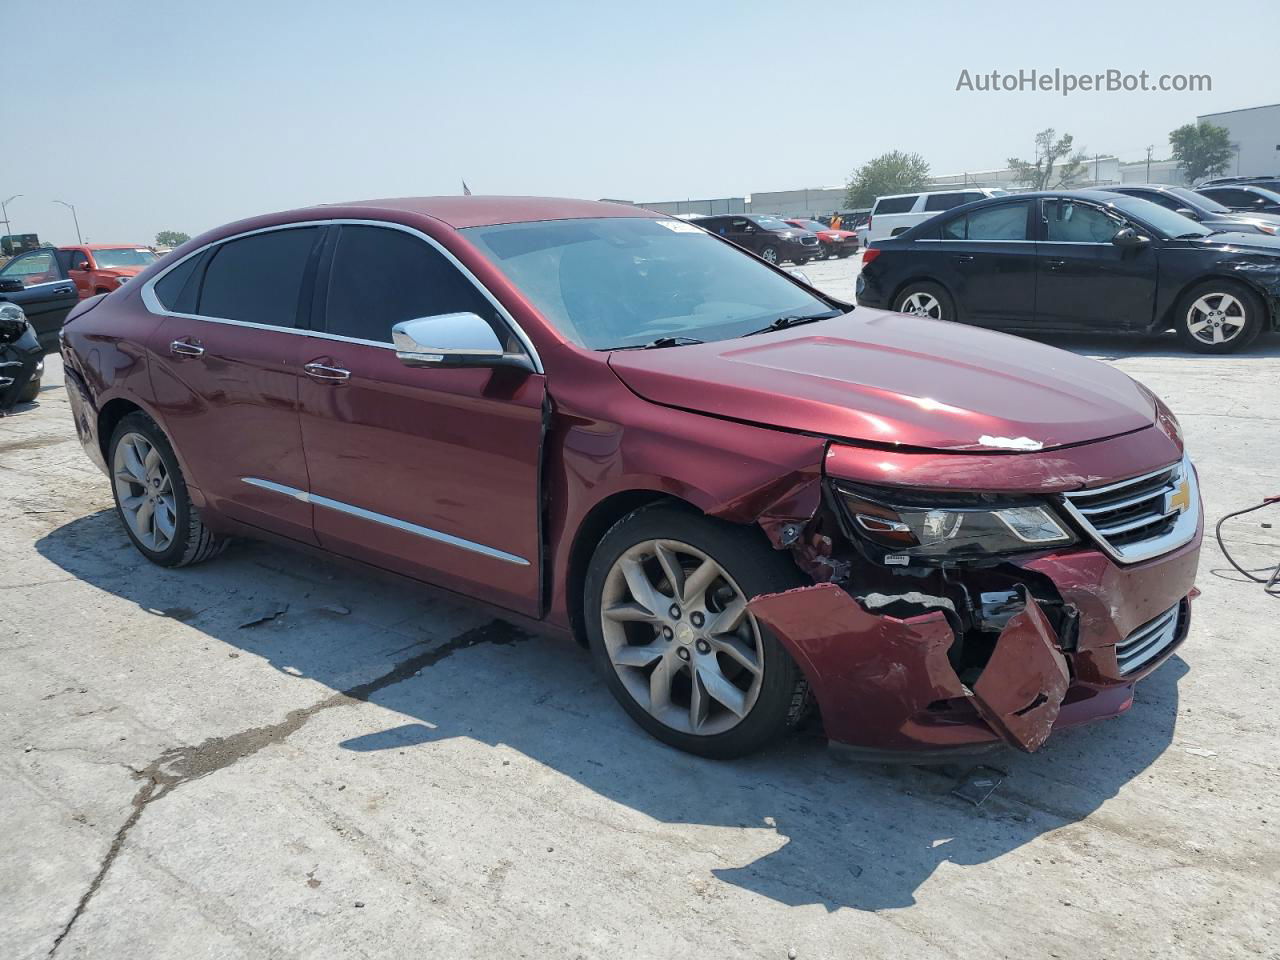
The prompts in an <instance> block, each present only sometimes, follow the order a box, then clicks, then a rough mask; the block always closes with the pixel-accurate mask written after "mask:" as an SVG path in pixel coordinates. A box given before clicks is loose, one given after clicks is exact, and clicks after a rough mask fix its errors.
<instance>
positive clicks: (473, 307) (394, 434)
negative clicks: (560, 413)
mask: <svg viewBox="0 0 1280 960" xmlns="http://www.w3.org/2000/svg"><path fill="white" fill-rule="evenodd" d="M336 241H337V242H336V245H335V246H334V249H333V252H332V258H331V266H330V267H329V268H328V270H327V273H326V272H324V271H322V273H321V279H320V284H321V290H322V295H323V301H324V302H323V305H322V310H320V311H318V313H317V316H316V319H315V322H314V324H313V326H314V327H315V328H316V331H315V333H314V334H313V335H312V336H310V337H307V338H306V351H305V355H304V357H303V362H304V371H309V372H304V375H303V377H302V379H301V385H300V401H301V402H300V407H301V413H302V438H303V446H304V447H305V450H306V457H307V467H308V472H309V474H310V477H311V496H312V500H313V502H314V504H315V530H316V534H317V536H318V538H319V540H320V543H321V545H323V546H324V547H326V548H328V549H331V550H334V551H337V552H339V553H342V554H345V555H348V556H352V557H355V558H357V559H360V560H364V561H366V562H369V563H372V564H375V565H377V566H381V567H385V568H387V569H391V570H395V571H397V572H400V573H405V574H408V575H410V576H414V577H417V578H419V579H422V580H427V581H429V582H433V583H437V584H440V585H442V586H445V587H448V588H450V589H454V590H458V591H461V592H463V593H467V594H470V595H473V596H481V597H484V598H485V599H488V600H491V601H493V602H495V603H498V604H500V605H502V606H505V607H508V608H510V609H514V610H518V611H520V612H522V613H527V614H530V615H537V614H538V613H540V606H541V604H540V587H539V575H540V570H541V564H540V558H541V549H540V546H539V543H540V541H539V530H540V526H539V518H540V516H541V505H540V499H539V486H538V484H539V468H540V463H541V448H542V430H543V401H544V397H545V380H544V378H543V376H542V375H541V374H531V373H528V372H526V371H523V370H516V369H514V368H510V367H505V368H493V369H476V368H469V369H468V368H458V367H455V368H448V367H440V368H425V367H410V366H405V365H404V364H402V363H401V362H400V361H399V359H397V357H396V351H395V349H394V347H393V346H392V342H391V328H392V326H393V325H394V324H396V323H399V322H401V321H404V320H412V319H415V318H418V317H425V316H435V315H438V314H446V313H457V312H469V313H477V314H479V315H480V316H482V317H483V318H484V319H486V320H487V321H489V323H490V324H491V325H492V326H493V327H494V329H495V331H496V332H498V335H499V338H500V339H502V340H504V341H508V340H509V338H510V327H508V326H507V324H506V322H505V320H504V318H503V316H502V315H501V314H500V311H499V310H498V308H497V307H496V306H495V304H494V303H493V302H492V301H491V300H490V299H489V298H488V297H486V295H485V294H484V293H483V292H482V291H481V290H480V289H479V288H478V286H477V285H476V283H475V282H474V281H473V280H472V278H470V277H469V276H468V275H466V274H464V273H463V272H462V271H461V270H460V269H459V267H458V265H457V263H456V261H454V260H452V259H451V258H450V257H449V256H448V255H446V254H445V253H443V252H442V249H441V248H439V247H437V246H436V245H434V244H432V243H429V242H428V241H427V240H425V239H423V237H421V236H420V235H418V234H415V233H410V232H408V231H405V230H400V229H396V228H394V227H391V226H373V225H358V224H350V225H343V226H342V227H341V233H340V234H339V235H338V236H337V238H336ZM326 259H329V257H326Z"/></svg>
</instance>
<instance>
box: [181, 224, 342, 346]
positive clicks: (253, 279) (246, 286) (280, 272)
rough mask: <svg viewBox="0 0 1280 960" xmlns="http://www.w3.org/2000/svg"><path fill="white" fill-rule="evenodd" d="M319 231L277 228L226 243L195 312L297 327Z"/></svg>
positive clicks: (213, 263) (216, 253)
mask: <svg viewBox="0 0 1280 960" xmlns="http://www.w3.org/2000/svg"><path fill="white" fill-rule="evenodd" d="M319 232H320V231H319V229H318V228H316V227H301V228H296V229H291V230H275V231H272V232H271V233H255V234H254V235H253V236H250V237H243V238H242V239H240V240H232V241H230V242H229V243H224V244H222V246H220V247H218V248H217V249H216V250H215V251H214V253H213V258H212V259H211V260H210V261H209V266H208V269H206V270H205V275H204V283H203V284H202V285H201V287H200V302H199V306H198V307H197V309H196V313H199V314H201V315H202V316H206V317H221V318H223V319H226V320H240V321H242V322H244V323H264V324H267V325H269V326H273V327H294V326H297V322H298V295H299V294H300V293H301V291H302V277H303V274H304V273H306V269H307V259H308V258H309V257H310V255H311V249H312V247H313V246H314V245H315V242H316V237H317V236H318V235H319ZM157 286H159V285H158V284H157ZM162 302H163V298H162Z"/></svg>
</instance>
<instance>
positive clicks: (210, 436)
mask: <svg viewBox="0 0 1280 960" xmlns="http://www.w3.org/2000/svg"><path fill="white" fill-rule="evenodd" d="M62 337H63V357H64V360H65V363H66V373H67V378H66V379H67V388H68V390H69V392H70V396H71V404H72V409H73V411H74V416H75V423H76V428H77V430H78V431H79V434H80V437H81V440H82V441H83V443H84V447H85V449H86V450H87V451H88V453H89V456H90V457H92V458H93V459H94V461H96V462H97V464H98V465H99V466H100V467H101V468H102V469H103V470H104V471H105V472H106V473H107V476H108V477H109V478H110V481H111V484H112V488H113V489H114V491H115V497H116V504H117V508H118V510H119V514H120V518H121V520H122V521H123V525H124V529H125V531H126V532H127V533H128V535H129V537H130V539H131V540H132V541H133V543H134V545H135V546H136V547H137V548H138V550H140V551H141V552H142V553H143V554H144V555H145V556H146V557H147V558H148V559H150V560H152V561H154V562H156V563H158V564H162V565H166V566H181V565H185V564H190V563H195V562H198V561H202V560H206V559H208V558H210V557H212V556H214V555H216V554H217V553H218V552H219V549H220V548H221V547H222V546H223V544H225V543H226V541H227V538H228V537H233V536H247V537H273V538H276V539H283V540H285V541H293V542H297V543H300V544H306V545H309V546H311V547H319V548H322V549H324V550H328V551H332V552H333V553H335V554H341V555H343V556H345V557H348V558H354V559H356V560H359V561H363V562H364V563H366V564H369V565H372V566H374V567H379V568H383V569H386V570H391V571H395V572H397V573H400V574H406V575H408V576H410V577H414V578H417V579H419V580H422V581H427V582H430V583H433V584H436V585H439V586H443V587H447V588H449V589H451V590H454V591H456V592H458V593H460V594H464V595H467V596H471V597H476V598H483V599H484V600H486V601H489V602H491V603H496V604H498V605H500V606H502V607H505V608H507V609H509V610H511V611H515V612H517V613H519V614H522V615H526V616H528V617H535V618H541V619H544V620H546V621H548V622H549V623H550V624H552V625H554V626H555V627H558V628H561V629H562V630H564V631H565V632H567V633H570V634H572V635H573V636H575V637H576V638H577V639H578V640H579V642H581V643H583V644H587V645H589V646H590V648H591V649H592V651H593V653H594V656H595V657H596V659H597V660H598V661H599V664H600V668H601V671H602V674H603V676H604V679H605V682H607V683H608V684H609V686H610V688H611V689H612V691H613V693H614V694H615V695H616V696H617V698H618V700H619V701H620V702H621V704H622V705H623V707H625V708H626V710H627V712H628V713H630V714H631V715H632V717H634V718H635V719H636V720H637V721H638V722H639V723H640V724H641V725H642V726H643V727H644V728H645V729H647V730H648V731H649V732H650V733H652V734H653V735H655V736H657V737H659V738H660V739H662V740H664V741H666V742H667V743H670V744H673V745H675V746H677V747H680V748H682V749H685V750H690V751H693V752H695V753H701V754H705V755H709V756H717V757H727V756H734V755H738V754H742V753H744V752H747V751H750V750H753V749H756V748H758V747H760V746H762V745H763V744H765V743H766V742H768V741H769V740H771V739H773V738H775V737H777V736H779V735H780V734H782V733H784V732H785V731H786V730H787V729H788V728H790V727H792V726H793V725H795V724H796V723H797V722H798V721H800V720H801V718H802V717H804V716H805V715H806V713H808V712H810V711H811V710H816V711H818V713H819V715H820V718H821V722H822V724H823V725H824V729H825V732H826V735H827V736H828V737H829V738H830V739H831V740H832V741H833V742H836V743H840V744H843V745H847V746H851V747H854V748H860V749H864V750H871V751H878V752H880V753H881V754H883V753H884V752H887V751H891V752H897V753H909V754H913V755H915V756H927V755H930V754H933V753H937V752H938V751H943V750H957V749H959V750H964V749H968V750H981V749H986V748H988V747H992V746H998V745H1000V744H1002V743H1008V744H1012V745H1014V746H1017V747H1020V748H1022V749H1024V750H1034V749H1036V748H1037V747H1038V746H1040V744H1041V743H1042V742H1043V741H1044V740H1045V738H1046V737H1047V736H1049V734H1050V732H1051V731H1052V730H1054V729H1057V728H1061V727H1067V726H1071V725H1074V724H1078V723H1082V722H1085V721H1089V720H1096V719H1099V718H1102V717H1109V716H1113V715H1115V714H1118V713H1120V712H1122V711H1124V710H1125V709H1127V708H1128V707H1129V705H1130V703H1131V702H1132V696H1133V688H1134V684H1135V682H1137V681H1138V680H1140V679H1142V678H1143V677H1144V676H1146V675H1147V674H1148V673H1150V672H1151V671H1152V670H1154V669H1156V667H1158V666H1159V665H1160V664H1161V663H1162V662H1163V661H1164V660H1166V659H1167V658H1168V657H1169V656H1170V655H1171V654H1172V652H1173V651H1174V650H1175V649H1177V647H1178V645H1179V644H1180V643H1181V642H1182V640H1183V638H1184V637H1185V636H1186V633H1187V625H1188V618H1189V599H1190V597H1191V595H1192V594H1193V593H1194V591H1193V587H1192V584H1193V580H1194V577H1195V572H1196V560H1197V556H1198V553H1199V548H1200V538H1201V508H1200V497H1199V492H1198V490H1197V487H1196V474H1195V471H1194V469H1193V468H1192V466H1191V464H1190V461H1189V460H1188V459H1187V458H1186V455H1185V454H1184V452H1183V444H1182V439H1181V436H1180V434H1179V429H1178V425H1177V422H1176V420H1175V419H1174V418H1173V416H1172V415H1171V414H1170V413H1169V411H1168V410H1167V409H1166V408H1165V407H1164V405H1163V404H1162V403H1161V402H1160V401H1159V400H1158V399H1157V398H1156V397H1155V396H1153V395H1152V394H1151V393H1150V392H1149V391H1148V390H1146V389H1145V388H1144V387H1142V386H1141V385H1140V384H1138V383H1135V382H1134V381H1133V380H1131V379H1130V378H1129V377H1127V376H1125V375H1124V374H1123V373H1120V372H1119V371H1117V370H1116V369H1114V368H1113V367H1109V366H1107V365H1104V364H1099V363H1095V362H1093V361H1091V360H1087V359H1083V358H1080V357H1076V356H1074V355H1072V354H1069V353H1064V352H1061V351H1059V350H1056V349H1053V348H1051V347H1047V346H1042V345H1040V344H1036V343H1030V342H1027V341H1025V340H1020V339H1017V338H1014V337H1009V336H1005V335H1002V334H997V333H991V332H986V331H981V330H975V329H972V328H969V327H962V326H957V325H953V324H946V323H938V322H934V321H930V320H926V319H921V318H915V317H906V316H902V315H898V314H891V313H884V312H881V311H878V310H872V309H867V308H859V309H857V310H856V311H854V310H853V309H852V308H851V307H850V306H849V305H848V304H845V303H841V302H839V301H837V300H834V299H832V298H830V297H828V296H826V295H824V294H822V293H819V292H818V291H816V290H814V289H812V288H810V287H808V286H807V285H805V284H804V283H802V282H800V281H799V280H798V279H797V278H795V277H793V276H791V275H789V274H788V273H786V272H785V271H783V270H780V269H777V268H775V267H773V266H770V265H768V264H766V263H764V262H762V261H761V260H760V259H758V258H756V257H753V256H751V255H749V254H747V253H744V252H742V251H741V250H739V249H737V248H736V247H734V246H733V245H731V244H729V243H727V242H725V241H724V240H722V239H720V238H718V237H715V236H713V235H710V234H708V233H707V232H706V231H704V230H700V229H699V228H697V227H696V226H693V225H691V224H688V223H685V222H683V221H680V220H676V219H670V218H666V217H662V216H658V215H655V214H654V213H652V212H650V211H647V210H643V209H640V208H636V207H629V206H625V205H620V204H611V203H589V202H585V201H576V200H547V199H531V198H519V197H509V198H502V197H449V198H436V199H403V200H378V201H369V202H364V203H349V204H343V205H337V206H324V207H315V208H312V209H306V210H295V211H291V212H288V213H277V214H272V215H269V216H264V217H259V218H256V219H253V220H248V221H244V222H241V223H236V224H231V225H229V226H226V227H221V228H219V229H217V230H213V231H211V232H209V233H207V234H205V235H204V236H201V237H198V238H196V239H195V240H192V241H190V242H189V243H187V244H185V245H183V246H182V247H181V248H180V249H178V250H177V251H175V252H174V253H173V254H172V255H171V256H169V257H166V258H165V259H164V260H162V261H161V262H159V263H157V264H154V265H152V266H151V267H149V268H147V269H146V270H145V271H144V272H143V273H142V274H140V275H139V277H138V278H137V279H136V280H134V281H132V282H130V283H128V284H125V285H124V286H123V287H121V288H120V289H118V290H116V291H114V292H112V293H110V294H109V295H106V296H104V297H97V298H93V299H90V300H87V301H85V302H84V303H83V304H81V305H80V306H79V307H78V308H77V309H76V311H74V312H73V314H72V315H71V318H70V319H69V320H68V322H67V325H66V326H65V328H64V330H63V334H62Z"/></svg>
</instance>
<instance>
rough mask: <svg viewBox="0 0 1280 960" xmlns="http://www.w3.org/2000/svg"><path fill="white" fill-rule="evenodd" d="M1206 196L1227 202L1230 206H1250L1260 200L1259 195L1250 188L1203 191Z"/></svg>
mask: <svg viewBox="0 0 1280 960" xmlns="http://www.w3.org/2000/svg"><path fill="white" fill-rule="evenodd" d="M1203 193H1204V195H1205V196H1206V197H1212V198H1213V199H1214V200H1217V201H1219V202H1221V203H1225V204H1226V205H1227V206H1228V207H1237V208H1239V207H1248V206H1250V205H1252V204H1254V203H1256V202H1257V201H1258V199H1259V198H1258V197H1257V196H1256V195H1254V194H1252V193H1250V192H1249V191H1248V190H1230V189H1223V188H1218V189H1216V190H1205V191H1203Z"/></svg>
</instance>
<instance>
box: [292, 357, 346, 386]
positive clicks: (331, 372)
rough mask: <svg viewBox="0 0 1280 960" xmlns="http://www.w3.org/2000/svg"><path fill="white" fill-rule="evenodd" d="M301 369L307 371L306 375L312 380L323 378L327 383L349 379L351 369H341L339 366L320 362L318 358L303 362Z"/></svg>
mask: <svg viewBox="0 0 1280 960" xmlns="http://www.w3.org/2000/svg"><path fill="white" fill-rule="evenodd" d="M302 369H303V370H305V371H307V376H309V377H311V378H312V379H313V380H324V381H326V382H328V383H338V382H341V381H343V380H350V379H351V371H350V370H343V369H342V368H341V367H331V366H329V365H328V364H326V363H320V362H319V361H318V360H312V361H311V362H310V363H308V364H304V365H303V367H302Z"/></svg>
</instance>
